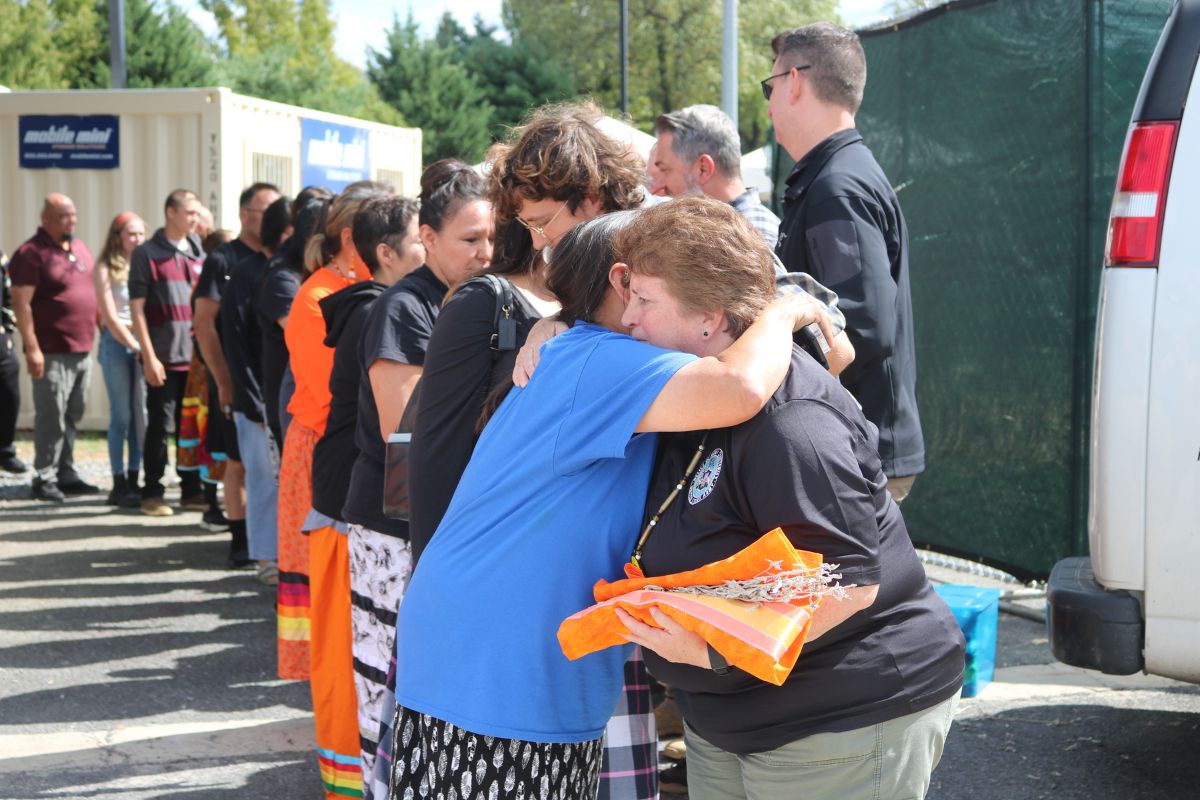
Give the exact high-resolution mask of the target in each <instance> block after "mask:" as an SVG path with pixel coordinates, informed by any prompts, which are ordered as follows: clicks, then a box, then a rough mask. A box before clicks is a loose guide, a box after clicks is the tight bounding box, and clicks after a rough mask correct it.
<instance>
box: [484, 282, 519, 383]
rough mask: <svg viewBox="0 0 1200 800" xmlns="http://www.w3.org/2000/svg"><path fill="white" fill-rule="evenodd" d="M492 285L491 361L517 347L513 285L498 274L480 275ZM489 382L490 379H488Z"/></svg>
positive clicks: (493, 361)
mask: <svg viewBox="0 0 1200 800" xmlns="http://www.w3.org/2000/svg"><path fill="white" fill-rule="evenodd" d="M480 277H482V278H483V279H484V280H485V281H487V282H488V284H489V285H490V286H491V287H492V292H493V293H495V295H496V311H495V314H494V315H493V317H492V338H491V342H490V345H491V348H492V363H493V364H495V363H496V359H498V358H500V354H501V353H504V352H507V351H509V350H516V349H517V321H516V320H514V319H513V307H514V305H513V304H514V303H515V298H514V297H513V285H512V283H510V282H509V281H508V279H507V278H502V277H500V276H499V275H490V274H488V275H481V276H480ZM488 383H489V384H490V383H491V381H490V380H489V381H488Z"/></svg>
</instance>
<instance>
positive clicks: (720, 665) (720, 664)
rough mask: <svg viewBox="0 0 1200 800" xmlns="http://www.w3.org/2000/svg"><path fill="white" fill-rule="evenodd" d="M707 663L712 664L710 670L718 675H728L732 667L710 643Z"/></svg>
mask: <svg viewBox="0 0 1200 800" xmlns="http://www.w3.org/2000/svg"><path fill="white" fill-rule="evenodd" d="M708 663H709V664H711V665H712V671H713V672H715V673H717V674H718V675H728V674H729V671H730V670H731V669H733V667H731V666H729V662H728V661H726V660H725V656H723V655H721V654H720V653H718V652H717V651H716V650H714V649H713V646H712V645H711V644H710V645H709V646H708Z"/></svg>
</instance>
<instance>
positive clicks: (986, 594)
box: [933, 583, 1000, 697]
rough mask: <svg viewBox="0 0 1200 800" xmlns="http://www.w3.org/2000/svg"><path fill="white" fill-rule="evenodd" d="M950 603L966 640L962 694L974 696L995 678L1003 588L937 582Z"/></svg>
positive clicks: (938, 590)
mask: <svg viewBox="0 0 1200 800" xmlns="http://www.w3.org/2000/svg"><path fill="white" fill-rule="evenodd" d="M933 588H934V590H935V591H936V592H937V593H938V594H939V595H941V596H942V599H943V600H945V601H946V605H948V606H950V611H951V612H953V613H954V619H956V620H958V626H959V627H960V628H962V632H963V637H964V638H965V639H966V640H967V664H966V670H965V671H964V673H963V690H962V696H963V697H974V696H975V695H977V694H979V693H980V692H981V691H983V687H985V686H987V685H988V684H989V683H991V682H992V676H993V675H994V674H995V672H996V625H997V624H998V621H999V616H1000V590H999V589H986V588H984V587H982V586H965V585H959V584H953V583H947V584H943V585H941V586H934V587H933Z"/></svg>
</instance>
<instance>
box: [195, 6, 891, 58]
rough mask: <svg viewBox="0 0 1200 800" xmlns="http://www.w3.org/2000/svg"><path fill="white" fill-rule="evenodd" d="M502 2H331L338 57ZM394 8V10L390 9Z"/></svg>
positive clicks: (496, 16)
mask: <svg viewBox="0 0 1200 800" xmlns="http://www.w3.org/2000/svg"><path fill="white" fill-rule="evenodd" d="M177 1H178V2H179V5H180V6H181V7H183V8H185V9H187V12H188V16H190V17H191V18H192V19H194V20H195V21H196V22H197V23H199V24H200V27H201V28H202V29H203V30H204V31H205V33H207V34H209V35H212V34H214V33H215V32H216V23H215V22H214V21H213V18H212V15H211V14H209V13H208V12H207V11H205V10H203V9H202V8H200V4H199V2H198V0H177ZM500 2H501V0H394V1H393V2H391V3H387V2H384V3H381V2H379V0H331V5H332V7H333V10H334V15H335V16H336V18H337V33H336V43H335V49H336V50H337V53H338V55H340V56H341V57H342V58H344V59H346V60H347V61H349V62H350V63H351V64H354V65H355V66H357V67H359V68H363V67H365V66H366V59H367V57H366V48H367V47H374V48H376V49H380V48H382V47H383V44H384V35H385V31H386V29H387V28H389V27H390V26H391V22H392V13H393V11H394V13H397V14H399V15H400V17H401V18H404V17H406V16H407V15H408V12H409V10H410V9H411V10H412V13H413V18H414V19H415V20H416V21H417V24H418V25H420V26H421V32H422V34H424V35H426V36H431V35H433V32H434V30H435V29H436V28H437V23H438V20H440V19H441V18H442V14H443V13H444V12H446V11H449V12H450V13H451V14H453V15H454V17H455V18H456V19H458V20H459V21H460V22H461V23H462V24H463V25H464V26H465V27H467V28H468V29H470V28H471V27H472V22H473V21H474V19H475V16H476V15H477V14H478V15H479V16H481V17H483V19H484V20H485V21H487V22H489V23H492V24H494V25H499V24H500ZM889 6H890V2H889V0H841V2H840V3H839V10H840V11H841V15H842V19H843V20H845V21H846V23H847V24H849V25H851V26H853V27H857V26H859V25H866V24H868V23H871V22H876V21H879V20H881V19H885V18H887V17H888V16H889V14H888V12H887V10H886V9H887V8H888V7H889ZM389 9H391V10H389Z"/></svg>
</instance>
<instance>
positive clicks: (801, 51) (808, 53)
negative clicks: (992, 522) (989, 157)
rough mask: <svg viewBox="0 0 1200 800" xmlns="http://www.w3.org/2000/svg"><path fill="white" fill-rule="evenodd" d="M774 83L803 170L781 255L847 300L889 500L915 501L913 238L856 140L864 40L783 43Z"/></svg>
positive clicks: (801, 37) (788, 199)
mask: <svg viewBox="0 0 1200 800" xmlns="http://www.w3.org/2000/svg"><path fill="white" fill-rule="evenodd" d="M771 48H772V50H773V51H774V53H775V62H774V65H773V66H772V69H771V75H770V77H768V78H767V79H766V80H764V81H763V82H762V86H763V94H764V95H766V97H767V108H768V112H769V113H770V115H771V119H772V121H773V122H774V124H775V134H776V137H777V138H778V140H779V143H780V144H781V145H782V146H783V147H784V149H786V150H787V151H788V153H789V154H790V155H791V156H792V158H794V159H796V162H797V163H796V167H795V169H793V170H792V173H791V175H789V176H788V179H787V191H786V192H785V194H784V218H783V222H782V224H781V225H780V229H779V244H778V245H777V246H776V249H775V252H776V253H777V254H778V255H779V258H780V259H781V260H782V261H783V263H784V264H785V265H786V267H787V269H788V271H789V272H807V273H808V274H810V275H812V276H813V277H814V278H816V279H817V280H818V281H820V282H821V283H822V284H824V285H825V286H827V287H829V288H830V289H832V290H833V291H834V292H836V293H837V295H838V298H839V300H838V308H840V309H841V310H842V312H843V313H844V314H845V316H846V333H847V334H848V335H849V337H850V342H851V344H853V345H854V350H855V354H856V355H855V359H854V363H852V364H851V365H850V366H849V367H847V368H846V370H845V372H843V373H842V374H841V379H842V384H843V385H844V386H845V387H846V388H847V389H848V390H849V391H850V393H851V394H853V395H854V397H855V399H857V400H858V402H859V404H860V405H861V406H862V409H863V413H864V415H865V416H866V417H867V419H868V420H870V421H871V422H872V423H874V424H875V425H876V426H877V427H878V428H879V454H880V456H881V458H882V462H883V470H884V473H885V474H886V475H887V477H888V489H889V490H890V491H891V493H892V496H893V498H895V500H896V501H897V502H900V501H901V500H903V499H904V497H905V495H907V494H908V490H909V488H910V487H911V486H912V481H913V478H914V477H915V476H916V475H917V474H918V473H920V472H922V471H923V470H924V469H925V443H924V439H923V437H922V434H921V421H920V417H919V416H918V414H917V393H916V384H917V364H916V355H915V352H914V347H913V322H912V298H911V295H910V293H909V278H908V227H907V225H906V224H905V221H904V215H903V213H902V212H901V211H900V203H899V201H898V200H897V199H896V193H895V192H894V191H893V190H892V187H891V184H890V183H889V182H888V180H887V176H886V175H884V174H883V170H882V169H881V168H880V166H879V164H878V163H877V162H876V161H875V157H874V156H873V155H872V154H871V151H870V149H868V148H867V146H866V145H865V144H864V143H863V139H862V136H861V135H860V134H859V133H858V131H857V130H855V127H854V124H855V123H854V115H855V114H856V113H857V112H858V107H859V105H860V103H861V102H862V96H863V87H864V86H865V84H866V79H867V64H866V57H865V56H864V54H863V49H862V45H861V44H860V43H859V40H858V36H857V35H856V34H855V33H854V32H853V31H849V30H846V29H844V28H841V27H838V26H837V25H834V24H832V23H827V22H818V23H814V24H812V25H805V26H804V27H802V28H797V29H795V30H792V31H788V32H786V33H782V34H780V35H779V36H777V37H775V40H774V41H773V42H772V43H771Z"/></svg>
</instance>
